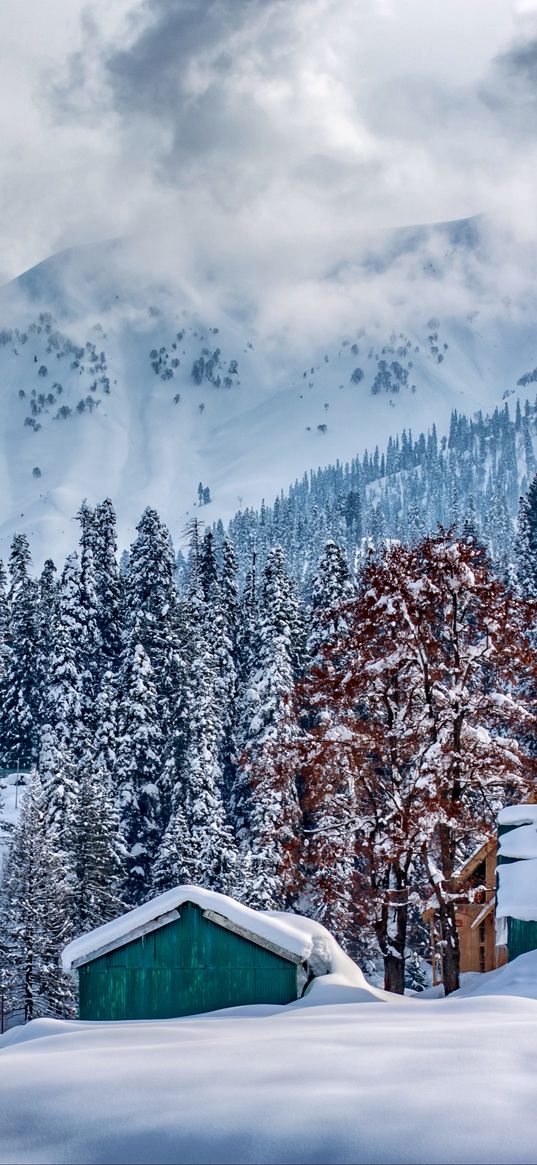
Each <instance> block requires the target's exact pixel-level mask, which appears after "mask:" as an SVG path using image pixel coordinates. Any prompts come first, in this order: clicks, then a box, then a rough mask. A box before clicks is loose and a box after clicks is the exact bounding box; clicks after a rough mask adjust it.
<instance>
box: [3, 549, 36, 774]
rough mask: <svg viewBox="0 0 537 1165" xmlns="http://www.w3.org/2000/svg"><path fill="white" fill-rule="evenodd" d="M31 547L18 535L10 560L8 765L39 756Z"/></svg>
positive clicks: (6, 709) (5, 716) (5, 709)
mask: <svg viewBox="0 0 537 1165" xmlns="http://www.w3.org/2000/svg"><path fill="white" fill-rule="evenodd" d="M30 563H31V557H30V548H29V545H28V539H27V538H26V535H25V534H16V535H15V537H14V539H13V543H12V547H11V555H10V560H9V573H10V582H11V585H10V590H9V605H10V620H9V640H10V652H9V658H8V662H7V667H6V671H5V688H4V706H3V709H2V752H3V760H4V764H5V765H9V766H13V767H15V766H16V765H19V766H20V767H21V768H24V767H25V766H27V765H29V764H30V763H31V761H32V758H33V757H34V756H35V750H36V729H37V722H38V705H39V697H38V693H37V690H36V685H35V672H36V658H37V587H36V584H35V582H34V580H33V579H31V578H30V575H29V568H30Z"/></svg>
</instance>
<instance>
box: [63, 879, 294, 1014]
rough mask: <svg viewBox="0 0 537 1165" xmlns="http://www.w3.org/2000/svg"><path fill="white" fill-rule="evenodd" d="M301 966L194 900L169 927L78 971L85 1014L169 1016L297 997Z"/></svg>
mask: <svg viewBox="0 0 537 1165" xmlns="http://www.w3.org/2000/svg"><path fill="white" fill-rule="evenodd" d="M296 971H297V969H296V965H295V964H294V963H291V962H289V961H288V960H287V959H284V958H281V957H280V956H279V955H277V954H274V953H273V952H272V951H267V950H265V949H264V948H263V947H259V946H256V945H254V944H253V943H251V942H249V941H248V940H247V939H245V938H242V936H241V935H237V934H234V933H233V932H232V931H228V930H224V929H223V928H222V927H220V926H218V925H217V924H216V923H214V922H211V921H210V920H209V919H207V918H204V917H203V911H202V910H201V909H200V907H199V906H195V905H194V904H193V903H190V902H188V903H185V904H184V905H183V906H181V907H180V918H179V919H177V920H175V921H174V922H170V923H168V925H167V926H163V927H161V928H160V929H159V930H155V931H153V932H152V933H151V934H148V935H145V936H144V937H143V938H139V939H136V940H135V941H134V942H132V943H128V944H127V945H126V946H123V947H119V948H118V949H117V950H115V951H111V952H110V953H109V954H107V955H102V956H101V957H100V958H99V959H95V960H94V961H93V962H92V963H88V964H86V966H84V967H81V968H80V970H79V984H80V997H79V1015H80V1018H81V1019H103V1020H105V1019H113V1020H117V1019H169V1018H172V1017H173V1016H178V1015H195V1014H196V1013H198V1012H203V1011H214V1010H216V1009H218V1008H221V1007H235V1006H237V1005H239V1004H246V1003H289V1002H291V1000H292V999H296V997H297V974H296Z"/></svg>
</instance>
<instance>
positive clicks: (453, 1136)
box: [0, 952, 537, 1163]
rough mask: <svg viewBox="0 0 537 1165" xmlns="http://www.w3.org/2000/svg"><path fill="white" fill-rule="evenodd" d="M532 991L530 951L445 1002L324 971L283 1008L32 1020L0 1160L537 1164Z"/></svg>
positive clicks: (10, 1056)
mask: <svg viewBox="0 0 537 1165" xmlns="http://www.w3.org/2000/svg"><path fill="white" fill-rule="evenodd" d="M536 996H537V952H536V953H532V954H529V955H523V956H521V957H520V958H519V959H517V960H516V962H515V963H513V964H511V965H510V966H508V967H506V968H503V969H502V970H500V971H497V972H492V973H491V974H490V975H486V976H479V977H476V979H475V980H472V979H468V978H467V979H466V981H465V985H464V988H463V989H462V991H461V993H460V994H459V995H457V996H452V997H451V998H450V999H448V1000H443V999H439V1000H436V999H435V1000H430V999H425V1000H420V999H419V998H411V999H409V998H404V999H398V998H392V997H388V998H386V997H385V996H384V998H379V993H377V992H375V991H368V990H367V989H365V990H364V989H363V988H360V987H353V986H352V985H350V984H349V985H346V986H345V985H344V984H343V983H339V984H338V983H337V982H335V981H334V980H333V979H332V976H327V978H326V980H325V981H323V980H322V979H318V980H316V981H315V982H314V984H313V985H312V988H311V990H310V992H309V994H308V995H307V997H306V998H305V999H304V1000H301V1001H299V1002H298V1003H296V1004H292V1005H289V1006H288V1007H284V1008H282V1007H268V1006H267V1007H247V1008H237V1009H233V1010H229V1011H223V1012H218V1013H214V1014H212V1015H206V1016H200V1017H195V1018H192V1017H189V1018H185V1019H178V1020H168V1021H166V1022H147V1023H140V1022H138V1023H131V1022H126V1023H120V1024H117V1023H116V1024H112V1023H110V1024H102V1023H100V1024H97V1023H94V1024H91V1023H75V1022H58V1021H52V1020H40V1021H36V1022H34V1023H32V1024H29V1025H28V1026H27V1027H26V1028H19V1029H17V1030H14V1031H12V1032H10V1033H8V1035H7V1036H4V1038H3V1040H2V1041H0V1130H1V1132H0V1160H1V1161H2V1162H17V1163H18V1162H73V1161H76V1162H80V1163H82V1162H91V1163H93V1162H95V1163H97V1162H99V1163H100V1162H112V1163H115V1162H133V1163H137V1162H159V1163H160V1162H196V1163H197V1162H256V1163H264V1162H319V1163H321V1162H323V1163H324V1162H327V1163H328V1162H352V1163H354V1162H356V1163H359V1162H374V1163H376V1162H379V1163H380V1162H382V1163H387V1162H501V1163H507V1162H534V1161H535V1146H536V1144H537V1115H536V1114H537V1103H536V1102H537V1071H536V1069H537V1044H536V1032H537V998H536ZM366 1003H368V1004H369V1003H371V1004H372V1006H369V1005H367V1006H366V1005H365V1004H366Z"/></svg>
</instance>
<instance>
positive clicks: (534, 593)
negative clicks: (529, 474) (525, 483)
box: [515, 474, 537, 601]
mask: <svg viewBox="0 0 537 1165" xmlns="http://www.w3.org/2000/svg"><path fill="white" fill-rule="evenodd" d="M515 561H516V570H517V578H518V586H519V590H520V593H521V594H522V595H523V596H524V598H526V599H531V600H532V601H535V600H536V599H537V474H536V475H535V477H534V478H533V480H532V482H531V485H530V487H529V490H528V492H527V494H526V495H525V497H523V498H521V499H520V507H519V511H518V530H517V535H516V539H515Z"/></svg>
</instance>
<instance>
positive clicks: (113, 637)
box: [92, 498, 123, 671]
mask: <svg viewBox="0 0 537 1165" xmlns="http://www.w3.org/2000/svg"><path fill="white" fill-rule="evenodd" d="M92 545H93V561H94V567H95V587H96V593H97V602H98V610H97V625H98V629H99V635H100V639H101V649H102V653H103V659H104V663H105V666H106V667H107V668H112V670H114V671H115V670H116V669H117V667H118V666H119V659H120V654H121V630H122V624H123V611H122V606H123V599H122V584H121V579H120V575H119V566H118V560H117V536H116V514H115V510H114V507H113V505H112V502H111V500H110V498H105V499H104V501H103V502H101V503H100V505H98V506H96V508H95V514H94V519H93V542H92Z"/></svg>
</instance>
